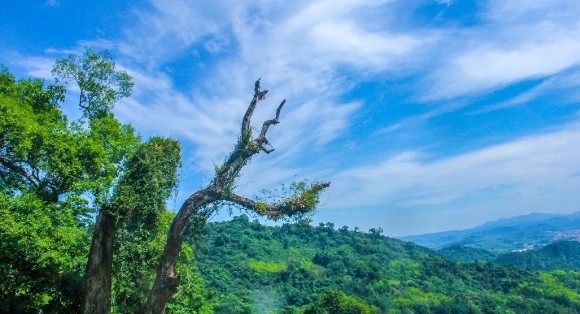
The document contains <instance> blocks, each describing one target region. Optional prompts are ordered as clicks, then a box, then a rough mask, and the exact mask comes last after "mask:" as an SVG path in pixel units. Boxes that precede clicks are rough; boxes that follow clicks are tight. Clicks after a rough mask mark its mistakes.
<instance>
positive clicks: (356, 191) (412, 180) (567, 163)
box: [329, 123, 580, 211]
mask: <svg viewBox="0 0 580 314" xmlns="http://www.w3.org/2000/svg"><path fill="white" fill-rule="evenodd" d="M578 147H580V124H579V123H575V124H571V125H568V126H566V127H564V128H562V129H560V130H553V131H551V132H547V133H544V134H538V135H535V136H528V137H525V138H521V139H518V140H515V141H511V142H507V143H504V144H500V145H495V146H490V147H486V148H483V149H479V150H477V151H472V152H468V153H464V154H460V155H456V156H449V157H445V158H440V159H435V160H430V159H429V158H428V157H429V156H428V155H425V154H421V153H419V152H413V151H410V152H404V153H400V154H398V155H397V156H394V157H392V158H388V159H386V160H384V161H382V162H379V163H376V164H371V165H366V166H362V167H354V168H352V169H348V170H346V171H343V172H342V173H340V174H338V175H337V176H336V177H334V178H333V182H334V183H333V192H332V193H333V195H334V196H335V197H331V199H333V200H340V201H337V202H331V204H329V206H331V207H353V206H364V205H367V206H373V205H380V204H389V206H390V207H397V208H405V207H414V206H415V207H416V206H419V207H421V206H424V207H428V206H433V205H441V204H447V205H448V206H449V207H450V208H451V207H452V205H451V204H452V202H454V201H459V200H466V199H470V198H472V199H473V200H476V199H477V198H476V196H477V195H478V194H479V193H484V194H485V193H486V192H489V191H492V190H494V189H495V190H496V191H501V192H502V193H504V194H506V195H510V197H518V198H529V199H533V196H538V195H542V196H543V198H545V197H546V195H544V194H549V195H550V197H549V199H551V200H552V202H553V203H552V204H551V205H550V208H537V207H538V206H537V205H538V204H537V205H535V206H533V207H536V208H531V207H530V208H521V207H520V208H507V207H508V206H512V204H513V202H506V203H505V204H504V205H503V206H505V207H506V208H504V210H508V211H510V210H511V211H518V210H519V211H526V210H534V209H535V210H543V211H547V210H557V209H562V208H561V207H559V206H558V205H559V204H558V203H559V202H560V200H561V202H563V203H570V198H572V199H574V200H577V196H572V195H570V194H569V192H570V187H577V186H578V185H579V184H580V177H579V176H578V171H579V170H580V149H578ZM494 194H497V195H496V196H497V197H500V195H501V193H494ZM338 195H341V197H340V198H338ZM494 197H495V196H494ZM477 201H479V200H477ZM527 205H530V206H531V205H532V204H527ZM541 205H546V203H542V204H541Z"/></svg>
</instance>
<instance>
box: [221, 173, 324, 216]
mask: <svg viewBox="0 0 580 314" xmlns="http://www.w3.org/2000/svg"><path fill="white" fill-rule="evenodd" d="M329 186H330V182H315V183H313V184H312V185H311V186H310V187H309V188H308V189H306V190H305V191H303V192H302V193H300V194H298V195H294V196H291V197H289V198H287V199H285V200H284V201H282V202H280V203H275V204H268V203H264V202H258V201H255V200H252V199H249V198H247V197H244V196H241V195H238V194H235V193H229V194H227V195H224V199H225V200H226V201H229V202H231V203H234V204H236V205H239V206H241V207H243V208H246V209H248V210H251V211H253V212H255V213H256V214H258V215H261V216H266V217H268V218H270V219H273V220H278V219H281V218H285V217H292V216H296V215H300V214H305V213H308V212H310V211H312V208H313V206H315V205H316V204H317V203H318V193H319V192H320V191H321V190H323V189H325V188H327V187H329Z"/></svg>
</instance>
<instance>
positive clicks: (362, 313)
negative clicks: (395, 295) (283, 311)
mask: <svg viewBox="0 0 580 314" xmlns="http://www.w3.org/2000/svg"><path fill="white" fill-rule="evenodd" d="M373 313H378V309H377V308H375V307H372V306H369V305H367V304H365V303H364V302H363V301H362V300H361V299H359V298H357V297H352V296H347V295H346V294H344V292H342V291H329V292H327V293H325V294H323V295H322V296H320V299H319V300H318V302H317V303H316V304H314V305H311V306H309V307H308V308H306V310H305V311H304V314H373Z"/></svg>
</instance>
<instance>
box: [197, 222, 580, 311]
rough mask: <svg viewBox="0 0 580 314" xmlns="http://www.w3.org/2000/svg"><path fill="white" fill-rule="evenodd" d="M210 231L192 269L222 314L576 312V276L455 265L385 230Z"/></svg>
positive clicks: (579, 299)
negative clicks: (341, 305) (330, 308)
mask: <svg viewBox="0 0 580 314" xmlns="http://www.w3.org/2000/svg"><path fill="white" fill-rule="evenodd" d="M205 230H206V231H205V234H204V235H203V236H202V237H201V242H199V243H197V244H196V243H190V244H191V245H194V246H197V247H198V248H199V255H198V257H197V259H196V260H195V261H192V264H195V265H196V266H197V267H198V268H199V272H200V274H201V276H202V277H203V279H204V281H205V283H206V286H207V288H208V289H209V290H210V293H211V294H212V296H213V298H215V300H219V302H216V303H215V304H216V305H215V311H216V313H252V312H255V313H268V312H276V311H281V310H284V311H285V312H287V313H294V312H296V313H300V310H304V309H309V311H312V310H313V307H316V306H318V307H319V308H318V310H320V308H322V307H324V306H325V305H324V302H322V301H323V300H326V299H328V298H329V293H330V295H331V296H332V295H336V293H343V294H344V296H348V297H352V298H356V299H355V300H358V301H357V302H359V303H361V304H364V305H365V306H368V309H369V311H371V312H372V309H373V307H375V310H377V311H378V312H387V311H388V312H391V313H413V312H417V313H468V312H474V313H477V312H487V313H514V312H515V313H576V312H578V311H580V294H579V291H580V273H578V272H572V271H571V272H564V271H557V272H553V273H537V272H534V271H531V270H525V269H522V268H518V267H514V266H506V265H494V264H492V263H489V262H477V263H461V262H453V261H450V260H447V259H445V258H442V257H440V256H437V255H436V254H435V253H434V252H432V251H430V250H428V249H426V248H423V247H420V246H417V245H415V244H413V243H408V242H402V241H399V240H394V239H391V238H388V237H384V236H382V235H381V230H380V229H378V230H377V229H371V231H370V232H369V233H362V232H356V231H352V230H349V229H348V228H346V227H343V228H339V229H336V228H335V226H334V225H332V224H330V223H329V224H324V225H322V224H321V225H320V226H318V227H312V226H310V225H309V224H308V223H307V222H304V221H302V222H299V223H297V224H293V225H291V224H285V225H282V226H280V227H268V226H264V225H261V224H260V223H258V222H256V221H250V220H249V219H248V218H247V217H246V216H240V217H236V218H234V219H233V220H232V221H231V222H220V223H210V224H208V226H207V227H206V229H205ZM333 291H334V292H333ZM333 293H334V294H333ZM320 295H322V297H320V298H319V296H320ZM325 298H326V299H325ZM321 300H322V301H321ZM313 304H314V305H313ZM309 306H310V308H309ZM317 313H326V312H323V311H322V310H321V312H317Z"/></svg>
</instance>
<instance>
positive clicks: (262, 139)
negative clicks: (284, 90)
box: [254, 99, 286, 154]
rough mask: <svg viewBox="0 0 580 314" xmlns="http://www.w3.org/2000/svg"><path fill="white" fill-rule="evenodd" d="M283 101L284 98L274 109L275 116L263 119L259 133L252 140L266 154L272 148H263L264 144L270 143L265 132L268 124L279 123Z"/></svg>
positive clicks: (272, 149) (284, 101)
mask: <svg viewBox="0 0 580 314" xmlns="http://www.w3.org/2000/svg"><path fill="white" fill-rule="evenodd" d="M285 103H286V99H284V100H282V102H281V103H280V105H278V109H276V117H275V118H274V119H270V120H266V121H264V124H263V125H262V130H261V131H260V135H259V136H258V137H257V138H256V139H255V140H254V141H256V143H257V144H258V146H259V147H260V149H261V150H263V151H264V152H265V153H266V154H269V153H271V152H273V151H274V148H265V147H264V144H270V143H269V142H268V139H267V138H266V133H268V128H270V126H271V125H272V124H278V123H280V120H279V119H280V111H282V107H284V104H285Z"/></svg>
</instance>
